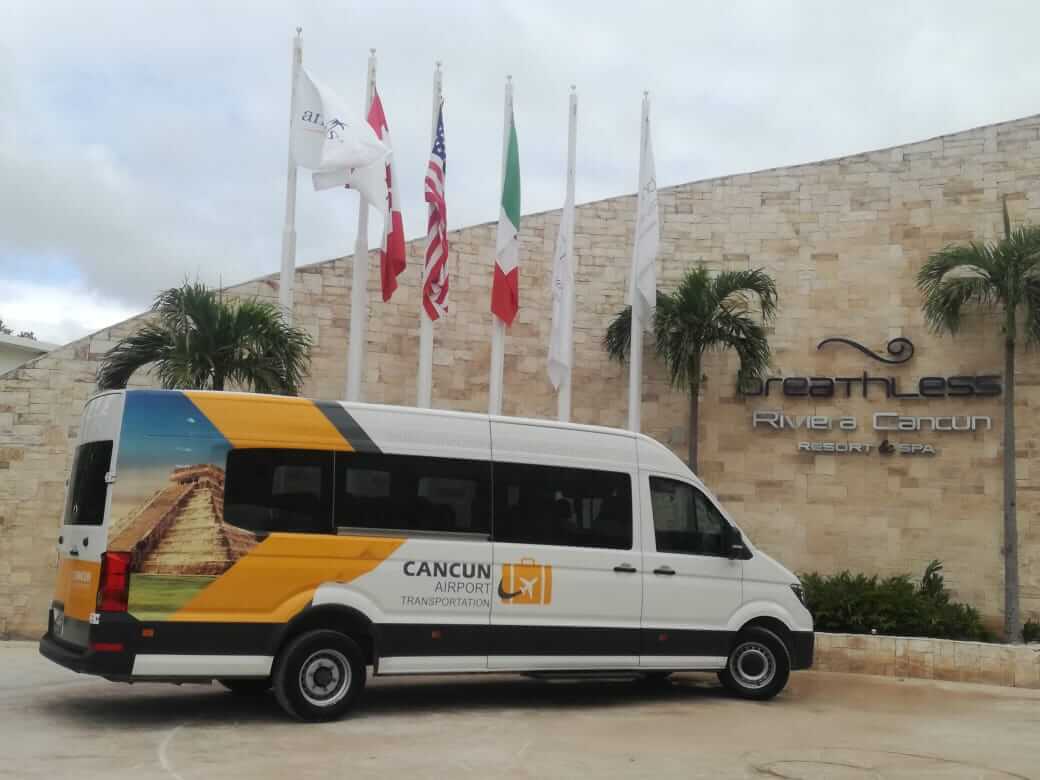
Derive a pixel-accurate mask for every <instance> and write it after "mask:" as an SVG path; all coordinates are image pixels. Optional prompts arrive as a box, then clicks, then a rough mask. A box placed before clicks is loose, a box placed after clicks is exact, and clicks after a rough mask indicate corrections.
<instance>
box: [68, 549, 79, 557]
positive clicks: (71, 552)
mask: <svg viewBox="0 0 1040 780" xmlns="http://www.w3.org/2000/svg"><path fill="white" fill-rule="evenodd" d="M69 555H74V556H76V557H77V558H78V557H79V550H77V549H76V548H75V547H73V548H71V549H70V550H69Z"/></svg>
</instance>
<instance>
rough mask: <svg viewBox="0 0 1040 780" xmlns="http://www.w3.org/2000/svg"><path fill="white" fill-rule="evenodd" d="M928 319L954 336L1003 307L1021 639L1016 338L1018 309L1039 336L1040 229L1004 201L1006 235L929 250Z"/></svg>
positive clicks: (1013, 635) (1009, 610) (1007, 579)
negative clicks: (975, 316) (1014, 223)
mask: <svg viewBox="0 0 1040 780" xmlns="http://www.w3.org/2000/svg"><path fill="white" fill-rule="evenodd" d="M917 287H918V289H919V290H920V291H921V294H922V296H923V298H924V303H923V307H922V308H923V311H924V317H925V321H926V322H927V323H928V326H929V327H930V328H931V329H932V330H933V331H934V332H936V333H949V334H951V335H956V334H957V332H958V331H959V330H960V326H961V316H962V312H963V310H964V309H965V307H967V306H977V307H981V308H983V309H990V310H996V311H999V312H1000V313H1001V315H1002V325H1001V331H1002V332H1003V334H1004V549H1003V554H1004V633H1005V635H1006V636H1007V638H1008V641H1011V642H1015V641H1018V640H1019V639H1020V638H1021V633H1022V618H1021V614H1020V612H1019V604H1018V601H1019V584H1018V582H1019V577H1018V516H1017V509H1016V501H1015V343H1016V338H1017V333H1018V325H1019V316H1018V315H1019V310H1021V311H1022V313H1023V315H1024V317H1023V319H1024V323H1023V324H1024V329H1025V336H1026V341H1027V343H1029V344H1032V343H1035V342H1037V341H1038V340H1040V227H1021V228H1017V229H1015V230H1012V229H1011V220H1010V218H1009V217H1008V210H1007V199H1006V198H1005V199H1004V238H1003V240H1001V241H997V242H990V243H983V244H979V243H975V242H971V243H969V244H966V245H959V246H958V245H953V246H948V247H946V248H944V249H942V250H941V251H939V252H936V253H935V254H933V255H931V256H930V257H929V258H928V260H927V262H926V263H925V264H924V267H922V268H921V270H920V272H919V273H918V274H917Z"/></svg>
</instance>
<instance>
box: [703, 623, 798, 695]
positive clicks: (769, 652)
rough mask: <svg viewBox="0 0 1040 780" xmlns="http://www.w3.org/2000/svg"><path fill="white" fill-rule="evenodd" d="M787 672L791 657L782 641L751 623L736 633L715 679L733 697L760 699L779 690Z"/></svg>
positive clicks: (782, 685)
mask: <svg viewBox="0 0 1040 780" xmlns="http://www.w3.org/2000/svg"><path fill="white" fill-rule="evenodd" d="M790 675H791V656H790V653H788V651H787V646H786V645H785V644H784V642H783V640H782V639H781V638H780V637H778V636H777V635H776V634H774V633H773V632H772V631H770V630H768V629H765V628H760V627H759V626H752V627H751V628H746V629H744V630H743V631H741V632H740V633H739V634H737V638H736V640H735V641H734V642H733V649H732V650H730V653H729V658H728V659H727V660H726V668H725V669H723V670H722V671H721V672H719V680H720V681H721V682H722V684H723V685H725V686H726V687H727V688H728V689H729V690H730V691H732V692H733V693H735V694H736V695H737V696H740V697H742V698H745V699H755V700H757V701H764V700H766V699H772V698H773V697H774V696H776V695H777V694H778V693H780V691H782V690H783V689H784V686H785V685H787V678H788V677H790Z"/></svg>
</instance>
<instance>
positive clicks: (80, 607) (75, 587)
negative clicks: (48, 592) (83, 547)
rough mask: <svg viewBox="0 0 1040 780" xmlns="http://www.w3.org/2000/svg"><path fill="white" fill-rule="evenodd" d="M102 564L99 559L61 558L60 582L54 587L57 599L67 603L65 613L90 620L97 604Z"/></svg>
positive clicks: (59, 567) (78, 618) (68, 615)
mask: <svg viewBox="0 0 1040 780" xmlns="http://www.w3.org/2000/svg"><path fill="white" fill-rule="evenodd" d="M100 577H101V564H100V563H98V562H97V561H80V560H76V559H75V558H65V557H63V558H62V559H61V562H60V563H59V564H58V582H57V585H56V587H55V589H54V594H55V601H61V602H64V604H65V615H66V616H67V617H71V618H75V619H76V620H88V619H89V618H90V613H91V612H93V611H94V609H95V608H96V606H97V590H98V579H99V578H100Z"/></svg>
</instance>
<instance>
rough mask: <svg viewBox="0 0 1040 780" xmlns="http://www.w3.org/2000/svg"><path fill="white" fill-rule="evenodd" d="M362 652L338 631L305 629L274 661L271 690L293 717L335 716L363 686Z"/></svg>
mask: <svg viewBox="0 0 1040 780" xmlns="http://www.w3.org/2000/svg"><path fill="white" fill-rule="evenodd" d="M365 675H366V669H365V656H364V654H363V653H362V652H361V648H360V647H358V645H357V642H355V641H354V640H353V639H351V638H350V637H348V636H346V635H344V634H341V633H339V632H338V631H329V630H326V629H321V630H318V631H308V632H306V633H304V634H300V635H299V636H298V637H295V638H293V639H292V640H290V642H289V643H288V644H287V645H286V646H285V648H284V649H283V650H282V652H281V653H279V655H278V659H277V661H276V662H275V666H274V674H273V675H272V679H273V681H274V694H275V698H277V699H278V703H279V704H280V705H282V709H283V710H285V711H286V713H287V714H289V715H290V716H292V717H294V718H296V719H297V720H304V721H310V722H320V721H328V720H336V719H337V718H339V717H342V715H343V714H344V713H345V712H346V711H347V710H348V709H350V707H351V705H352V704H353V703H354V702H355V701H356V700H357V697H358V696H359V695H360V694H361V691H362V690H364V688H365Z"/></svg>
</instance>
